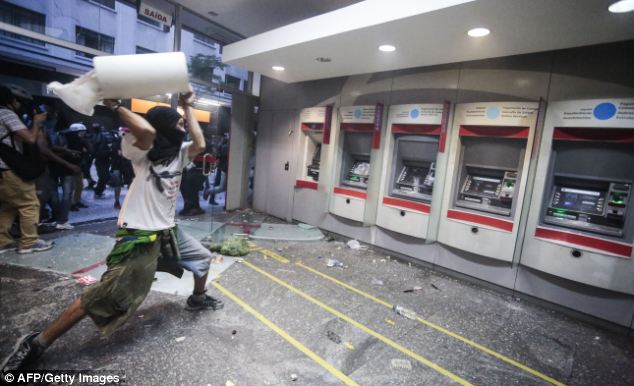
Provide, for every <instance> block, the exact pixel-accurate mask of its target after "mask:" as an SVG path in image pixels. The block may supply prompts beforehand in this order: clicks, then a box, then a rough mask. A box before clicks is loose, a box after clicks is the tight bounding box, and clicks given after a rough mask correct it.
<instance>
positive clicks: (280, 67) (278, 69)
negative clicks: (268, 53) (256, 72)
mask: <svg viewBox="0 0 634 386" xmlns="http://www.w3.org/2000/svg"><path fill="white" fill-rule="evenodd" d="M273 70H275V71H284V70H285V68H284V67H282V66H273Z"/></svg>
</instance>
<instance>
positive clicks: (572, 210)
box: [520, 99, 634, 294]
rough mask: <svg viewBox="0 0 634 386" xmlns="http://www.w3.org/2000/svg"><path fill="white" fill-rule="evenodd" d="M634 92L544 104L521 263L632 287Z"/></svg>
mask: <svg viewBox="0 0 634 386" xmlns="http://www.w3.org/2000/svg"><path fill="white" fill-rule="evenodd" d="M633 188H634V99H613V100H578V101H565V102H553V103H551V104H550V106H549V108H548V114H547V116H546V122H545V126H544V134H543V141H542V144H541V149H540V158H539V163H538V166H537V178H536V180H535V186H534V192H533V197H532V202H531V211H530V215H529V218H528V223H527V228H526V239H525V240H524V246H523V249H522V253H521V260H520V264H522V265H525V266H528V267H531V268H534V269H537V270H540V271H543V272H547V273H550V274H552V275H556V276H559V277H563V278H566V279H569V280H574V281H577V282H581V283H585V284H588V285H592V286H595V287H600V288H605V289H609V290H613V291H618V292H624V293H628V294H634V263H633V261H632V257H633V255H632V249H633V248H632V247H633V245H632V244H633V239H634V200H633V199H632V194H633V191H632V189H633Z"/></svg>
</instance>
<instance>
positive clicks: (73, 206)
mask: <svg viewBox="0 0 634 386" xmlns="http://www.w3.org/2000/svg"><path fill="white" fill-rule="evenodd" d="M70 211H71V212H79V206H78V205H77V204H73V205H71V206H70Z"/></svg>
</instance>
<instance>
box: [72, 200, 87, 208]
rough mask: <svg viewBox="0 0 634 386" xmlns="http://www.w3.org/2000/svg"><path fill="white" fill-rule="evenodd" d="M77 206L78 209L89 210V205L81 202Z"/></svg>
mask: <svg viewBox="0 0 634 386" xmlns="http://www.w3.org/2000/svg"><path fill="white" fill-rule="evenodd" d="M75 205H77V207H78V208H88V205H86V204H84V203H83V202H81V201H79V202H78V203H76V204H75Z"/></svg>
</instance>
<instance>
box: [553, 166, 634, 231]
mask: <svg viewBox="0 0 634 386" xmlns="http://www.w3.org/2000/svg"><path fill="white" fill-rule="evenodd" d="M631 189H632V184H631V183H621V182H610V181H603V180H591V179H582V178H573V177H563V176H561V177H560V176H555V185H554V186H553V190H552V193H551V196H550V202H549V205H548V207H547V208H546V213H545V216H544V222H545V223H547V224H551V225H557V226H562V227H566V228H573V229H579V230H583V231H587V232H593V233H599V234H603V235H608V236H616V237H623V228H624V227H625V217H626V214H627V206H628V202H629V196H630V193H631Z"/></svg>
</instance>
